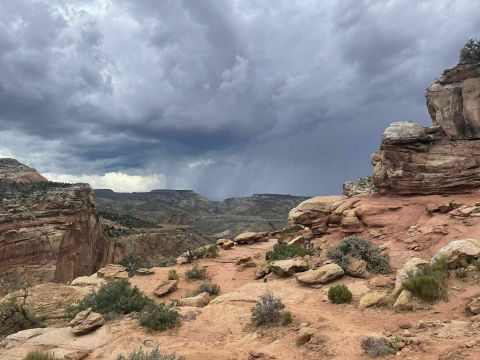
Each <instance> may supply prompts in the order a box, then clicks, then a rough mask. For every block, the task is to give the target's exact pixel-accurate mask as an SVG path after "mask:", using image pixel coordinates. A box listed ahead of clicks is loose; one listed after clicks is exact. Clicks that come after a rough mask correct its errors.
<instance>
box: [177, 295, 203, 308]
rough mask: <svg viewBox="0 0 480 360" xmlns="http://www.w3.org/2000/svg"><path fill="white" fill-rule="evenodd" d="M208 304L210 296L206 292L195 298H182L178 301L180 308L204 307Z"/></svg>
mask: <svg viewBox="0 0 480 360" xmlns="http://www.w3.org/2000/svg"><path fill="white" fill-rule="evenodd" d="M209 302H210V295H209V294H208V293H206V292H204V293H201V294H198V295H197V296H193V297H188V298H183V299H180V300H178V304H179V305H180V306H190V307H204V306H207V305H208V303H209Z"/></svg>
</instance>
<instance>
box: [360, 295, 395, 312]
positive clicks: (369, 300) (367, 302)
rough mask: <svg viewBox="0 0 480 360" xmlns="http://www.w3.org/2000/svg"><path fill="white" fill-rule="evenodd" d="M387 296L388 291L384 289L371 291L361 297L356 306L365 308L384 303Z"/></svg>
mask: <svg viewBox="0 0 480 360" xmlns="http://www.w3.org/2000/svg"><path fill="white" fill-rule="evenodd" d="M387 298H388V293H387V292H386V291H371V292H369V293H366V294H365V295H363V296H362V297H361V299H360V303H359V304H358V308H359V309H365V308H368V307H372V306H382V305H385V304H386V302H387Z"/></svg>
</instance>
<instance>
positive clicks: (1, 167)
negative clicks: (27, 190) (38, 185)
mask: <svg viewBox="0 0 480 360" xmlns="http://www.w3.org/2000/svg"><path fill="white" fill-rule="evenodd" d="M46 181H47V179H45V178H44V177H43V176H42V175H40V174H39V173H38V172H37V171H36V170H35V169H32V168H31V167H28V166H26V165H24V164H22V163H20V162H18V161H17V160H15V159H8V158H5V159H0V182H9V183H33V182H46Z"/></svg>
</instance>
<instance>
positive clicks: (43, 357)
mask: <svg viewBox="0 0 480 360" xmlns="http://www.w3.org/2000/svg"><path fill="white" fill-rule="evenodd" d="M56 359H57V358H56V357H55V356H54V355H53V354H50V353H46V352H43V351H30V352H29V353H28V354H27V356H25V357H24V358H23V360H56Z"/></svg>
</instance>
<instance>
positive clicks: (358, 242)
mask: <svg viewBox="0 0 480 360" xmlns="http://www.w3.org/2000/svg"><path fill="white" fill-rule="evenodd" d="M327 256H328V257H329V258H330V259H332V260H333V261H334V262H335V263H336V264H338V265H339V266H340V267H341V268H342V269H343V270H346V269H347V267H348V264H349V259H348V257H349V256H351V257H356V258H360V259H362V260H363V261H365V262H366V263H367V270H368V271H370V272H372V273H376V274H388V273H389V272H390V271H391V269H390V258H389V257H388V255H387V254H382V250H381V249H380V248H379V247H378V246H375V245H373V244H372V243H371V242H370V241H368V240H367V239H364V238H362V237H360V236H358V235H352V236H347V237H346V238H344V239H343V240H342V242H341V243H340V244H339V245H338V246H336V247H334V248H331V249H329V250H328V252H327Z"/></svg>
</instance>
